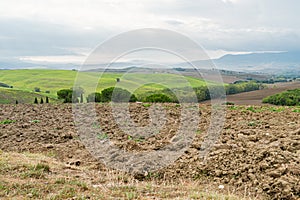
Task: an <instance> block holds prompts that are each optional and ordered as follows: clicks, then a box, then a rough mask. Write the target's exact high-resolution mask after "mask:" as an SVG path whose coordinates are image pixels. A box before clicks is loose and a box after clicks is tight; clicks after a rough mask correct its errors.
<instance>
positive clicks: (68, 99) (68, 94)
mask: <svg viewBox="0 0 300 200" xmlns="http://www.w3.org/2000/svg"><path fill="white" fill-rule="evenodd" d="M72 96H73V90H71V89H62V90H59V91H57V97H58V99H63V102H64V103H72Z"/></svg>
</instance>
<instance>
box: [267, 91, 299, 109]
mask: <svg viewBox="0 0 300 200" xmlns="http://www.w3.org/2000/svg"><path fill="white" fill-rule="evenodd" d="M262 102H263V103H270V104H274V105H282V106H298V105H300V89H295V90H288V91H285V92H282V93H279V94H275V95H272V96H268V97H266V98H264V99H263V101H262Z"/></svg>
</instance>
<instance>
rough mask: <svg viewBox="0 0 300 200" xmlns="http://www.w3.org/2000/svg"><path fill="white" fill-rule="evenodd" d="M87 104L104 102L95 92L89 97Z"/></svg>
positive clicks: (99, 94)
mask: <svg viewBox="0 0 300 200" xmlns="http://www.w3.org/2000/svg"><path fill="white" fill-rule="evenodd" d="M86 100H87V102H102V95H101V93H99V92H94V93H91V94H89V95H88V97H87V98H86Z"/></svg>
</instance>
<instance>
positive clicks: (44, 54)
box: [0, 0, 300, 62]
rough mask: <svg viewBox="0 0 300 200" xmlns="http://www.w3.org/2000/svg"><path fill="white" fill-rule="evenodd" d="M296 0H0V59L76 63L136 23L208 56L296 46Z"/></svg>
mask: <svg viewBox="0 0 300 200" xmlns="http://www.w3.org/2000/svg"><path fill="white" fill-rule="evenodd" d="M299 8H300V1H298V0H190V1H188V0H126V1H122V0H63V1H62V0H47V1H40V0H22V1H19V0H9V1H4V0H3V1H0V27H1V28H0V29H1V31H0V59H1V60H9V59H13V58H17V59H21V60H36V61H49V62H54V61H57V62H60V61H61V62H63V61H68V62H81V61H82V59H83V58H84V57H85V56H86V55H87V54H88V53H89V52H91V50H92V49H94V48H95V47H96V46H97V45H98V44H99V43H101V42H103V41H104V40H107V39H109V38H110V37H112V36H114V35H116V34H119V33H122V32H125V31H130V30H133V29H138V28H162V29H169V30H173V31H177V32H179V33H182V34H185V35H186V36H188V37H190V38H191V39H193V40H195V41H196V42H197V43H199V44H200V45H202V46H203V47H204V48H205V49H206V50H207V51H208V53H209V55H210V56H212V57H218V56H221V55H224V54H225V53H227V52H231V53H245V52H264V51H295V50H299V48H300V26H299V18H300V15H299Z"/></svg>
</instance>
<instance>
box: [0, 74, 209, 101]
mask: <svg viewBox="0 0 300 200" xmlns="http://www.w3.org/2000/svg"><path fill="white" fill-rule="evenodd" d="M76 77H77V71H71V70H42V69H39V70H36V69H35V70H29V69H28V70H27V69H22V70H0V82H2V83H6V84H8V85H12V86H13V89H5V90H3V89H2V90H1V93H4V92H5V93H9V91H10V92H11V93H15V95H14V96H13V95H2V96H7V97H9V99H3V97H1V98H2V100H1V99H0V103H1V102H3V103H6V102H8V101H10V102H11V101H12V100H11V97H13V98H14V99H15V98H18V96H20V97H19V98H21V96H29V97H30V96H32V95H33V94H37V95H42V96H49V97H52V98H56V97H57V95H56V92H57V91H58V90H60V89H67V88H71V87H73V85H74V81H75V80H76ZM99 77H100V73H95V72H80V75H79V80H80V86H82V87H83V88H84V89H85V91H86V96H87V95H88V94H89V93H91V92H94V87H95V85H96V84H95V83H98V85H97V87H96V91H97V92H100V91H101V90H103V89H105V88H108V87H112V86H117V87H121V88H125V89H128V90H130V91H131V92H134V93H135V94H136V95H137V96H139V95H140V94H143V93H145V92H148V91H155V90H160V89H164V88H180V87H186V86H188V85H189V84H190V85H191V86H192V87H198V86H203V85H206V82H205V81H204V80H202V79H197V78H193V77H183V76H180V75H176V74H155V73H153V74H151V73H149V74H139V73H128V74H120V73H104V74H102V76H101V78H100V79H99ZM116 78H121V81H120V82H119V83H118V85H116V83H117V82H116ZM209 84H214V83H209ZM35 87H38V88H40V89H41V92H39V93H33V91H34V88H35ZM46 91H49V92H50V93H45V92H46ZM18 93H20V94H19V95H18ZM13 101H15V100H13ZM30 102H31V101H30Z"/></svg>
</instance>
